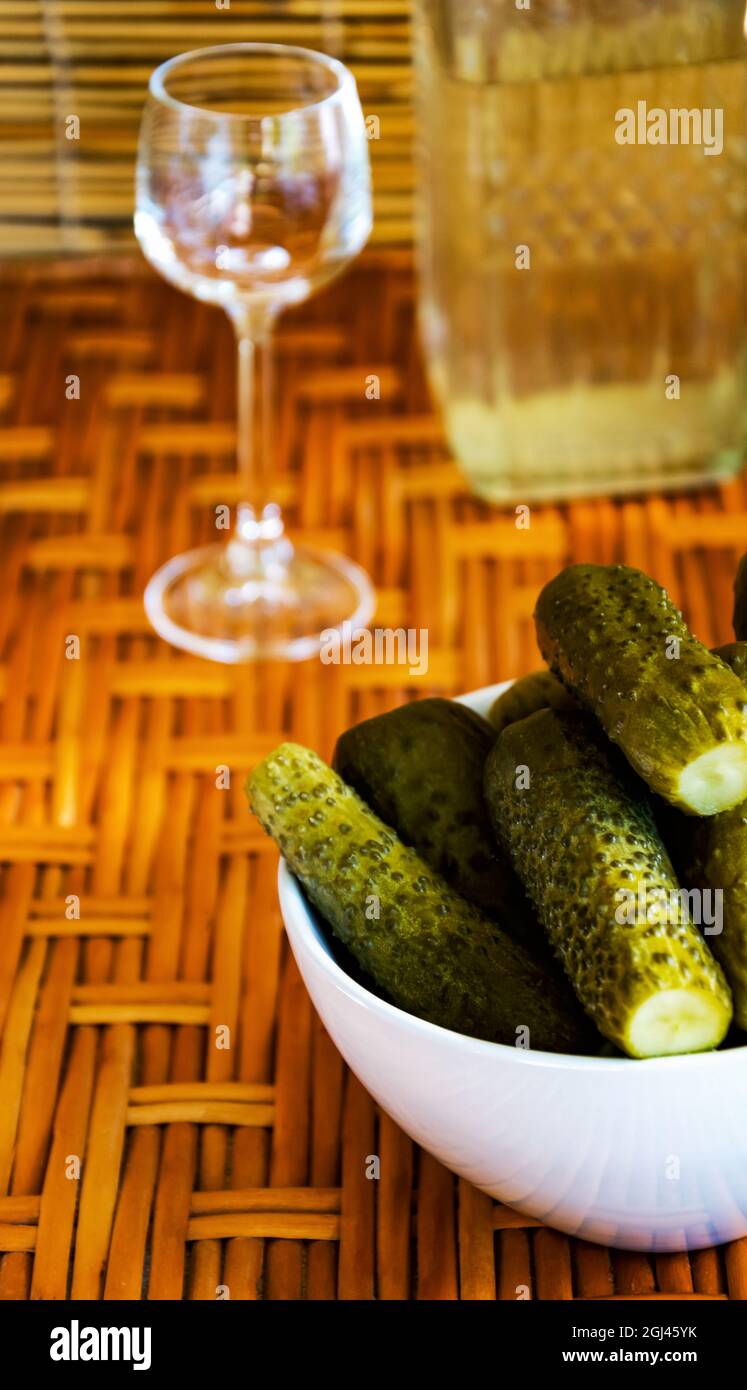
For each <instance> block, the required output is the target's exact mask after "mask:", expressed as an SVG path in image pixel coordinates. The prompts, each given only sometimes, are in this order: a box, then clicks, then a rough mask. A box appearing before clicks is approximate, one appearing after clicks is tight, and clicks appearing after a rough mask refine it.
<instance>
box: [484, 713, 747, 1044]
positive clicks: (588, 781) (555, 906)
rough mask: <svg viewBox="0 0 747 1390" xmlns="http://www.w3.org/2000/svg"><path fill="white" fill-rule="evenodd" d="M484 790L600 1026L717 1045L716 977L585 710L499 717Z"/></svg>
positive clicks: (626, 1038) (643, 808)
mask: <svg viewBox="0 0 747 1390" xmlns="http://www.w3.org/2000/svg"><path fill="white" fill-rule="evenodd" d="M485 795H486V800H487V803H488V808H489V810H490V814H491V817H492V821H493V827H494V829H495V832H496V835H497V836H498V837H499V838H500V840H501V842H502V844H503V846H504V848H505V850H506V852H507V853H508V854H509V855H510V857H511V860H512V863H513V865H514V868H515V869H516V871H517V873H518V874H520V876H521V878H522V881H523V882H524V884H525V885H526V887H527V890H528V892H529V894H530V896H531V898H532V900H533V902H534V905H535V907H536V909H537V913H538V915H539V918H540V921H541V922H542V925H543V926H544V928H545V931H546V932H547V934H548V936H549V938H550V940H551V942H552V944H553V946H554V947H555V951H556V953H557V954H558V955H559V957H560V959H561V961H562V962H563V965H564V967H565V970H566V973H567V975H568V978H569V980H570V981H571V983H572V985H573V987H574V989H575V991H576V994H577V996H578V998H579V999H580V1001H581V1003H582V1004H583V1006H584V1008H585V1009H586V1011H587V1013H588V1014H589V1016H590V1017H591V1018H592V1019H593V1020H594V1022H595V1024H596V1025H597V1027H598V1029H599V1030H600V1032H601V1033H602V1034H603V1035H604V1036H605V1037H606V1038H608V1039H609V1041H610V1042H612V1043H614V1044H615V1045H616V1046H617V1047H620V1048H622V1049H623V1051H625V1052H627V1053H628V1054H629V1055H630V1056H632V1057H658V1056H664V1055H669V1054H672V1053H679V1052H699V1051H705V1050H706V1049H710V1048H713V1047H716V1046H718V1044H719V1043H720V1042H721V1040H722V1038H723V1037H724V1035H725V1033H726V1031H727V1029H728V1026H729V1023H730V1020H731V1012H732V1011H731V999H730V994H729V990H728V987H727V985H726V982H725V980H724V977H723V975H722V973H721V970H720V968H719V966H718V964H717V962H716V961H715V960H714V958H713V956H712V955H711V953H710V951H709V950H708V947H707V946H706V945H705V943H704V941H703V940H702V939H701V937H700V934H699V932H698V930H697V928H696V927H695V925H694V924H693V923H692V922H690V921H689V920H688V917H687V912H686V911H685V910H683V906H682V903H681V900H680V898H679V897H678V894H679V885H678V883H677V880H676V878H675V875H674V871H673V869H672V865H671V863H670V861H669V858H668V856H667V853H666V850H665V849H664V846H663V844H662V842H661V840H660V838H659V835H658V833H657V830H656V827H655V824H654V820H653V816H652V813H651V809H650V807H649V805H648V801H647V797H646V792H645V789H644V788H643V786H642V785H641V783H640V781H639V780H638V778H637V777H636V776H635V775H634V774H633V773H632V772H631V770H630V768H629V767H628V766H627V764H626V762H625V761H624V759H623V758H622V757H621V756H620V755H619V753H618V752H617V750H616V749H614V748H613V747H612V746H611V744H610V743H609V742H608V740H607V739H606V738H605V737H604V734H603V733H602V731H601V730H600V729H599V726H598V725H597V723H596V721H595V720H594V719H593V718H591V716H589V715H587V714H582V713H575V714H574V713H566V712H563V711H558V710H549V709H547V710H541V711H540V712H538V713H536V714H533V715H530V716H529V718H527V719H524V720H521V721H520V722H519V723H516V724H512V725H510V726H509V727H508V728H507V729H505V730H504V731H503V733H502V734H501V735H500V737H499V739H498V740H497V742H496V744H495V747H494V749H493V751H492V753H491V754H490V757H489V758H488V762H487V765H486V769H485ZM649 914H650V915H649Z"/></svg>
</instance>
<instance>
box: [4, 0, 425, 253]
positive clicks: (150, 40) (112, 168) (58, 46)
mask: <svg viewBox="0 0 747 1390" xmlns="http://www.w3.org/2000/svg"><path fill="white" fill-rule="evenodd" d="M409 10H410V0H231V3H230V9H227V10H218V9H216V7H215V3H214V0H0V255H29V254H31V253H38V254H44V253H47V254H50V253H57V254H59V253H74V252H81V251H82V252H89V253H94V252H97V251H107V250H116V249H118V248H120V249H121V248H123V247H127V248H128V249H129V248H131V247H132V245H133V235H132V183H133V161H134V158H135V151H136V147H137V132H138V126H139V122H140V112H141V109H142V105H143V102H144V100H145V96H146V89H147V83H148V77H149V75H150V73H151V72H152V70H153V68H154V67H156V66H157V65H158V64H159V63H160V62H162V61H163V60H164V59H165V58H169V57H172V56H173V55H174V54H175V53H182V52H185V51H186V50H187V49H191V48H200V47H203V46H206V45H209V44H219V43H234V42H245V41H252V40H254V41H269V42H278V43H292V44H299V45H301V46H303V47H305V48H318V49H322V50H324V51H325V52H327V53H331V54H333V55H335V56H336V57H339V58H342V59H343V61H345V62H346V63H348V64H349V65H350V66H351V67H352V69H353V71H354V72H355V75H356V77H357V79H358V83H359V88H360V94H361V101H362V103H363V108H364V112H365V113H366V115H375V116H377V117H378V118H379V122H380V138H379V139H372V140H371V141H370V151H371V159H372V164H373V169H374V188H375V201H374V213H375V222H374V233H373V236H374V240H378V241H380V242H389V243H391V242H401V241H404V240H406V239H407V238H409V236H410V232H411V225H410V219H411V210H412V209H411V203H412V165H411V158H410V143H411V132H412V114H411V105H410V103H411V78H410V62H409V42H410V34H409ZM70 115H77V116H78V118H79V120H80V139H79V140H68V139H67V138H66V134H65V128H66V127H65V118H66V117H67V116H70Z"/></svg>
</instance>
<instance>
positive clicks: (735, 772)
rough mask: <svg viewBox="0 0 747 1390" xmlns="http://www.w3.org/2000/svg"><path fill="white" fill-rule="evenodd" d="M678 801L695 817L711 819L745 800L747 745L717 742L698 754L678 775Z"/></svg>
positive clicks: (746, 796) (746, 789) (746, 797)
mask: <svg viewBox="0 0 747 1390" xmlns="http://www.w3.org/2000/svg"><path fill="white" fill-rule="evenodd" d="M679 798H680V802H681V804H682V805H683V806H686V807H687V808H688V810H690V811H694V812H695V813H696V815H699V816H715V815H717V814H718V813H719V811H730V810H731V808H732V806H738V805H739V804H740V802H742V801H745V800H747V743H719V744H717V745H716V747H715V748H710V749H709V750H708V752H707V753H702V754H701V756H700V757H699V758H696V759H695V761H694V762H692V763H690V764H689V765H688V766H687V767H686V768H685V770H684V772H683V773H682V775H681V777H680V785H679Z"/></svg>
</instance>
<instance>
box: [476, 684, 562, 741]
mask: <svg viewBox="0 0 747 1390" xmlns="http://www.w3.org/2000/svg"><path fill="white" fill-rule="evenodd" d="M538 709H578V702H577V701H576V700H574V698H573V696H572V695H571V693H570V691H569V690H566V688H565V686H564V685H563V684H562V683H561V682H560V681H559V680H558V678H557V676H554V675H553V673H552V671H546V670H542V671H531V672H530V674H529V675H528V676H521V677H520V678H519V680H517V681H514V683H513V685H511V686H509V688H508V690H504V691H503V694H502V695H499V696H498V698H497V699H496V700H494V701H493V704H492V705H491V707H490V712H489V714H488V719H489V720H490V723H491V724H492V726H493V728H494V729H495V730H496V732H497V733H500V732H501V730H502V729H505V728H506V726H507V725H508V724H515V723H516V722H517V720H519V719H526V717H527V715H528V714H534V712H535V710H538Z"/></svg>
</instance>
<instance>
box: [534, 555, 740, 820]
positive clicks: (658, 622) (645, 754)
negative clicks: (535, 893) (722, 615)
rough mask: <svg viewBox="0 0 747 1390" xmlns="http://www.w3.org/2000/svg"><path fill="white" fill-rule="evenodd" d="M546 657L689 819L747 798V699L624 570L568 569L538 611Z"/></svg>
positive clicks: (648, 589) (649, 590)
mask: <svg viewBox="0 0 747 1390" xmlns="http://www.w3.org/2000/svg"><path fill="white" fill-rule="evenodd" d="M535 620H536V625H537V636H538V640H539V644H540V648H541V650H542V654H543V656H544V658H545V660H546V661H547V662H548V664H549V665H550V667H551V669H552V670H553V671H554V672H555V674H556V675H557V676H559V677H560V678H561V680H562V681H563V683H564V684H565V685H566V686H567V687H568V689H569V690H571V691H572V693H573V694H574V695H575V696H576V698H577V699H578V701H579V703H580V704H581V705H583V706H584V707H586V708H587V709H589V710H590V711H591V712H592V713H593V714H595V715H596V716H597V718H598V719H599V721H600V723H601V724H602V726H603V728H604V729H605V730H606V732H607V734H608V736H609V737H610V738H611V739H612V740H613V742H615V743H617V744H619V746H620V748H621V749H622V751H623V752H624V754H625V756H626V757H627V759H628V761H629V762H630V763H631V765H632V766H633V767H634V768H635V770H636V772H638V773H639V774H640V776H641V777H642V778H643V779H644V781H645V782H646V783H647V784H648V786H649V787H650V788H651V789H652V790H653V791H655V792H658V793H659V795H660V796H663V797H664V798H665V799H666V800H667V801H671V802H672V803H673V805H676V806H680V807H681V808H682V809H683V810H684V811H688V812H689V813H691V814H693V815H708V816H710V815H715V814H716V813H717V812H719V811H726V810H729V809H730V808H731V807H732V806H737V805H739V803H740V802H741V801H743V800H744V799H745V797H747V697H746V695H745V689H744V687H743V685H742V683H741V681H740V680H739V679H738V677H737V676H736V675H735V674H734V672H733V671H731V670H730V669H729V667H728V666H726V664H725V663H724V662H722V661H720V660H719V658H718V657H715V656H712V655H711V653H710V652H709V651H708V649H707V648H706V647H704V646H703V645H702V643H700V642H698V641H697V640H696V639H695V638H694V637H693V636H692V634H691V632H690V631H689V629H688V627H687V625H686V624H685V622H684V621H683V618H682V616H681V614H680V613H679V612H678V611H677V609H676V608H675V607H674V605H673V604H672V603H671V601H670V600H669V598H668V597H667V595H666V593H665V591H664V590H663V589H662V588H661V587H660V586H659V585H658V584H656V583H655V582H654V580H653V579H649V578H648V576H647V575H645V574H642V573H641V572H640V570H634V569H628V568H626V567H625V566H624V565H614V566H602V565H572V566H570V568H569V569H566V570H563V571H562V573H561V574H559V575H557V576H556V578H555V579H553V580H551V582H550V583H549V584H547V585H546V586H545V588H544V589H543V590H542V593H541V594H540V597H539V600H538V603H537V609H536V613H535Z"/></svg>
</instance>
